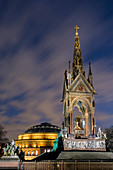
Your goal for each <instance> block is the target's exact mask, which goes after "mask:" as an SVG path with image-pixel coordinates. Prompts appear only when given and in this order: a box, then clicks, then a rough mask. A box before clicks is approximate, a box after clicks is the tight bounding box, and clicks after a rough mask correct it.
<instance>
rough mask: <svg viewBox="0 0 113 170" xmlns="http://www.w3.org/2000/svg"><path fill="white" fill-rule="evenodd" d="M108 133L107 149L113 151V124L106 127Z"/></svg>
mask: <svg viewBox="0 0 113 170" xmlns="http://www.w3.org/2000/svg"><path fill="white" fill-rule="evenodd" d="M105 133H106V137H107V140H106V149H107V151H113V126H111V127H110V128H106V129H105Z"/></svg>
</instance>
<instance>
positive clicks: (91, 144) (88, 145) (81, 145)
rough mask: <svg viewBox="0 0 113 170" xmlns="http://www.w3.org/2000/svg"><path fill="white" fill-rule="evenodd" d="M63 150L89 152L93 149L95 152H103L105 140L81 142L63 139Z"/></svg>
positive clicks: (85, 140)
mask: <svg viewBox="0 0 113 170" xmlns="http://www.w3.org/2000/svg"><path fill="white" fill-rule="evenodd" d="M64 148H66V150H68V149H78V150H82V149H83V150H87V149H89V150H91V149H95V150H100V149H101V150H103V151H104V150H105V140H104V139H100V140H96V139H92V140H91V139H88V140H87V139H84V140H83V139H82V140H77V139H75V140H71V139H70V140H68V139H64Z"/></svg>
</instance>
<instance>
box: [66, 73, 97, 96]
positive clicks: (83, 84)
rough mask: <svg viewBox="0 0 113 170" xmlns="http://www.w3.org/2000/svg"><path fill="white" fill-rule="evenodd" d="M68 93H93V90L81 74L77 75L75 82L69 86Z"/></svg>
mask: <svg viewBox="0 0 113 170" xmlns="http://www.w3.org/2000/svg"><path fill="white" fill-rule="evenodd" d="M68 90H69V91H76V92H89V93H90V92H91V93H95V90H94V88H93V87H92V86H91V85H90V83H89V82H88V81H87V79H86V78H85V77H84V76H83V74H82V73H79V74H78V76H77V77H76V78H75V80H74V81H73V82H72V84H71V85H70V87H69V89H68Z"/></svg>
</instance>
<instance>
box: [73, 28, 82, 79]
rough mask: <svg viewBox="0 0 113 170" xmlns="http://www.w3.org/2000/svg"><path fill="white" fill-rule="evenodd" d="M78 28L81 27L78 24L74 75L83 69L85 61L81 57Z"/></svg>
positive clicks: (74, 54)
mask: <svg viewBox="0 0 113 170" xmlns="http://www.w3.org/2000/svg"><path fill="white" fill-rule="evenodd" d="M78 29H79V27H78V26H77V25H76V27H75V30H76V32H75V44H74V53H73V76H74V75H75V76H76V75H77V74H78V73H79V72H81V71H82V66H83V62H82V59H81V49H80V42H79V36H78Z"/></svg>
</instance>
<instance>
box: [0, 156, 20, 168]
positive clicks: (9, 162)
mask: <svg viewBox="0 0 113 170" xmlns="http://www.w3.org/2000/svg"><path fill="white" fill-rule="evenodd" d="M19 164H20V160H19V158H18V156H3V157H2V158H1V159H0V169H19Z"/></svg>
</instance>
